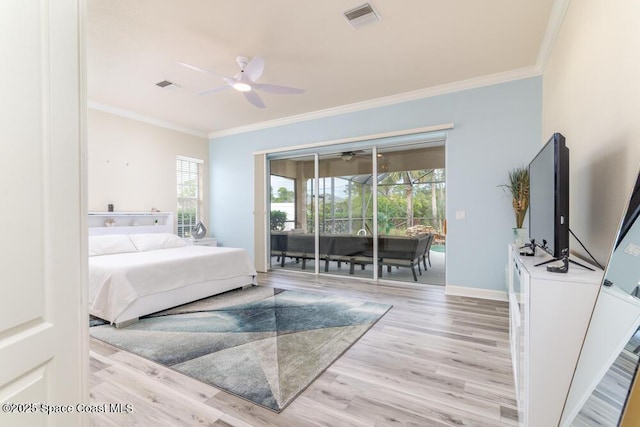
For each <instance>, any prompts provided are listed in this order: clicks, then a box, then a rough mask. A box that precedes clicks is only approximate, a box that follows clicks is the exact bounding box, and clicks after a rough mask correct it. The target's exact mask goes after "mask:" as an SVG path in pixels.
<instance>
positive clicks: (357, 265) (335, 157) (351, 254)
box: [318, 149, 374, 279]
mask: <svg viewBox="0 0 640 427" xmlns="http://www.w3.org/2000/svg"><path fill="white" fill-rule="evenodd" d="M371 170H372V149H363V150H351V151H336V152H331V153H324V154H321V155H320V156H319V162H318V207H319V209H318V228H319V232H320V234H319V249H320V262H321V265H320V267H321V270H320V271H321V272H324V273H328V274H332V275H343V276H353V277H360V278H366V279H372V278H373V272H374V266H373V264H374V263H373V260H374V257H373V229H374V228H373V202H374V201H373V192H372V190H371ZM363 172H364V173H363Z"/></svg>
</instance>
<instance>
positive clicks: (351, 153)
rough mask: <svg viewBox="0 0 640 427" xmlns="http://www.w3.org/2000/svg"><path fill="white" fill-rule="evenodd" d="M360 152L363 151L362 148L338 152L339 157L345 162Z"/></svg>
mask: <svg viewBox="0 0 640 427" xmlns="http://www.w3.org/2000/svg"><path fill="white" fill-rule="evenodd" d="M362 153H364V151H362V150H355V151H343V152H342V153H340V158H341V159H342V160H344V161H345V162H348V161H349V160H351V159H353V158H354V157H356V156H357V155H358V154H362Z"/></svg>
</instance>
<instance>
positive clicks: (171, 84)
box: [156, 80, 177, 89]
mask: <svg viewBox="0 0 640 427" xmlns="http://www.w3.org/2000/svg"><path fill="white" fill-rule="evenodd" d="M156 86H160V87H161V88H163V89H164V88H165V87H167V86H177V85H176V84H175V83H173V82H170V81H169V80H163V81H161V82H158V83H156Z"/></svg>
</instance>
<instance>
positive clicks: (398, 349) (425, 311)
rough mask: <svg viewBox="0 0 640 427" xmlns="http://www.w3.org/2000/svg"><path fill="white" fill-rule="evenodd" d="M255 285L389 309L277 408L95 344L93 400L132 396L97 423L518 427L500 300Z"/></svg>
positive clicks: (282, 281) (264, 278) (299, 279)
mask: <svg viewBox="0 0 640 427" xmlns="http://www.w3.org/2000/svg"><path fill="white" fill-rule="evenodd" d="M258 282H259V283H260V284H261V285H265V286H272V287H279V288H284V289H296V290H302V291H309V292H317V293H330V294H340V295H343V296H349V297H353V298H358V299H362V300H367V301H375V302H381V303H387V304H393V308H392V309H391V310H390V311H389V312H388V313H387V314H386V315H385V316H384V317H383V318H382V319H381V320H380V321H379V322H378V323H377V324H376V325H375V326H374V327H373V328H372V329H371V330H369V332H367V333H366V334H365V335H364V336H363V337H362V338H361V339H360V340H359V341H358V342H357V343H356V344H355V345H354V346H353V347H351V348H350V349H349V350H348V351H347V352H346V353H345V354H344V355H343V356H342V357H340V358H339V359H338V360H336V361H335V362H334V363H333V364H332V365H331V366H330V367H329V368H328V369H327V370H326V371H325V372H324V373H323V374H322V375H321V376H320V377H319V378H318V379H317V380H316V381H315V382H313V383H312V384H311V385H310V386H309V387H308V388H307V389H306V390H305V391H304V392H303V393H302V394H301V395H300V396H299V397H298V398H297V399H296V400H295V401H294V402H293V403H292V404H291V405H290V406H288V407H287V408H286V409H285V410H284V411H283V412H281V413H280V414H276V413H273V412H271V411H269V410H267V409H264V408H261V407H259V406H256V405H254V404H252V403H250V402H247V401H245V400H243V399H240V398H238V397H235V396H233V395H231V394H229V393H226V392H224V391H221V390H218V389H216V388H214V387H211V386H208V385H206V384H203V383H201V382H199V381H197V380H194V379H191V378H189V377H186V376H184V375H182V374H179V373H177V372H174V371H172V370H171V369H168V368H166V367H163V366H161V365H158V364H156V363H153V362H150V361H148V360H145V359H143V358H141V357H138V356H135V355H133V354H130V353H127V352H125V351H121V350H119V349H117V348H115V347H111V346H109V345H107V344H104V343H102V342H100V341H97V340H94V339H92V340H91V366H90V369H91V400H92V403H94V404H105V403H106V404H107V405H108V404H109V403H123V404H127V403H130V404H132V405H133V407H134V408H133V412H131V413H107V414H94V415H92V417H91V420H92V423H93V425H96V426H122V425H127V426H182V425H184V426H235V427H246V426H331V427H335V426H362V427H365V426H367V427H372V426H393V425H398V426H505V425H516V424H517V415H516V412H517V411H516V402H515V391H514V386H513V373H512V370H511V359H510V355H509V333H508V328H509V326H508V305H507V303H503V302H497V301H487V300H479V299H474V298H463V297H451V296H445V295H444V288H443V287H441V286H428V285H415V284H407V285H398V284H384V285H380V284H373V283H368V282H362V281H353V280H344V279H341V278H330V277H315V276H309V275H301V274H295V273H286V272H274V273H268V274H260V276H259V277H258Z"/></svg>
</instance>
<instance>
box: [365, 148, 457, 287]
mask: <svg viewBox="0 0 640 427" xmlns="http://www.w3.org/2000/svg"><path fill="white" fill-rule="evenodd" d="M444 170H445V169H444V147H429V146H424V145H406V146H397V147H385V148H381V149H379V150H378V152H377V179H378V186H377V187H378V197H377V206H378V211H377V216H378V236H379V237H378V242H379V253H378V260H379V263H380V268H379V270H378V271H379V277H380V278H381V279H389V280H396V281H408V282H418V283H429V284H442V285H444V253H442V255H433V251H434V249H436V248H437V247H438V246H437V245H444V239H445V234H444V229H443V226H444V212H445V211H444V200H445V199H444V194H445V187H444V185H445V183H444ZM436 242H437V243H436ZM434 244H435V245H436V246H434ZM443 252H444V251H443Z"/></svg>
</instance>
